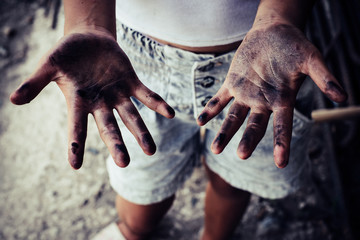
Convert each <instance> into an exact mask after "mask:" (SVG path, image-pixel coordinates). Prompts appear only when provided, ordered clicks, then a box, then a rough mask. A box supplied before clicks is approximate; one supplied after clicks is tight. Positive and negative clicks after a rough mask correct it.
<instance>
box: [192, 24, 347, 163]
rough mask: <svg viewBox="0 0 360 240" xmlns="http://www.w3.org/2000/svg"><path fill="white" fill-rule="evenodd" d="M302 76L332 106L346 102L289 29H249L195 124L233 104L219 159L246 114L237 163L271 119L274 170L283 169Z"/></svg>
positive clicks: (217, 148)
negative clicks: (271, 115)
mask: <svg viewBox="0 0 360 240" xmlns="http://www.w3.org/2000/svg"><path fill="white" fill-rule="evenodd" d="M305 75H309V76H310V77H311V78H312V79H313V80H314V82H315V83H316V84H317V85H318V87H319V88H320V89H321V90H322V91H323V92H324V93H325V94H326V95H327V96H328V97H330V98H331V99H332V100H334V101H338V102H339V101H344V100H345V99H346V94H345V93H344V91H343V90H342V89H341V87H340V86H339V83H338V82H337V81H336V79H335V78H334V77H333V76H332V75H331V73H330V72H329V71H328V69H327V68H326V66H325V64H324V62H323V60H322V58H321V55H320V53H319V51H318V50H317V49H316V48H315V47H314V46H313V45H312V44H311V43H310V42H309V41H308V40H307V39H306V38H305V36H304V35H303V33H302V32H301V31H300V30H298V29H297V28H296V27H294V26H292V25H290V24H271V25H267V26H260V27H253V29H252V30H251V31H250V32H249V33H248V34H247V35H246V37H245V39H244V41H243V42H242V43H241V45H240V47H239V49H238V50H237V52H236V54H235V56H234V59H233V61H232V64H231V66H230V70H229V73H228V75H227V78H226V80H225V82H224V84H223V86H222V87H221V88H220V90H219V91H218V92H217V94H216V95H215V96H214V97H213V98H212V99H211V100H210V101H209V102H208V104H207V105H206V107H205V109H204V111H203V112H202V114H200V116H199V119H198V122H199V124H200V125H203V124H205V123H206V122H207V121H209V120H210V119H211V118H213V117H214V116H215V115H217V114H218V113H219V112H220V111H221V110H222V109H223V108H224V107H225V106H226V105H227V104H228V103H229V102H230V100H231V99H234V102H233V103H232V105H231V107H230V110H229V113H228V114H227V117H226V119H225V120H224V123H223V125H222V127H221V129H220V131H219V133H218V134H217V136H216V138H215V140H214V142H213V144H212V151H213V152H214V153H220V152H221V151H222V150H223V149H224V148H225V147H226V145H227V143H228V142H229V141H230V139H231V138H232V137H233V135H234V134H235V133H236V132H237V131H238V129H239V128H240V126H241V125H242V124H243V122H244V120H245V118H246V116H247V114H248V111H249V110H250V109H251V112H250V115H249V119H248V122H247V127H246V129H245V132H244V134H243V137H242V139H241V141H240V144H239V147H238V151H237V153H238V156H239V157H240V158H242V159H246V158H248V157H249V156H250V155H251V154H252V152H253V151H254V149H255V148H256V146H257V144H258V143H259V141H260V140H261V139H262V137H263V136H264V134H265V130H266V127H267V123H268V120H269V117H270V114H271V113H274V123H273V125H274V160H275V163H276V165H277V166H278V167H285V166H286V164H287V161H288V159H289V149H290V140H291V131H292V118H293V109H294V105H295V99H296V95H297V92H298V90H299V88H300V86H301V84H302V82H303V79H304V76H305Z"/></svg>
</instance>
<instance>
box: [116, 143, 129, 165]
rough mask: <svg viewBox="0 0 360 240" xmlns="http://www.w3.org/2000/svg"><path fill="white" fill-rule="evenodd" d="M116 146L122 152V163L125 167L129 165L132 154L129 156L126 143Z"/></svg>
mask: <svg viewBox="0 0 360 240" xmlns="http://www.w3.org/2000/svg"><path fill="white" fill-rule="evenodd" d="M115 148H116V149H117V150H118V151H119V152H121V153H122V159H121V160H122V162H121V165H122V166H123V167H125V166H127V165H128V164H129V162H130V156H129V153H128V151H127V149H126V147H125V145H124V144H115Z"/></svg>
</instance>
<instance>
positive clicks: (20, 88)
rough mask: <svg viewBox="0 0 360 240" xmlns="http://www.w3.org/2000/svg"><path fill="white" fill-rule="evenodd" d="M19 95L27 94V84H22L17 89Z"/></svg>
mask: <svg viewBox="0 0 360 240" xmlns="http://www.w3.org/2000/svg"><path fill="white" fill-rule="evenodd" d="M17 91H18V92H19V93H21V94H25V95H26V94H27V92H28V91H29V84H28V83H24V84H23V85H21V86H20V87H19V89H18V90H17Z"/></svg>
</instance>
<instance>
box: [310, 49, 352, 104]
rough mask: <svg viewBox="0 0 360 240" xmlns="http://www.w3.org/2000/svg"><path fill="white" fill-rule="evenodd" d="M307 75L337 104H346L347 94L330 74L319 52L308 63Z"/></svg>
mask: <svg viewBox="0 0 360 240" xmlns="http://www.w3.org/2000/svg"><path fill="white" fill-rule="evenodd" d="M305 73H306V74H307V75H309V76H310V77H311V79H313V81H314V82H315V83H316V85H317V86H318V87H319V88H320V90H321V91H322V92H323V93H325V94H326V96H328V97H329V98H330V99H331V100H333V101H335V102H344V101H345V100H346V99H347V94H346V92H345V91H344V89H343V88H342V87H341V86H340V84H339V82H338V81H337V80H336V79H335V77H334V76H333V75H332V74H331V73H330V71H329V69H328V68H327V67H326V65H325V63H324V60H323V59H322V56H321V54H320V52H319V51H316V52H315V53H314V54H312V55H311V57H310V58H309V61H308V63H307V72H305Z"/></svg>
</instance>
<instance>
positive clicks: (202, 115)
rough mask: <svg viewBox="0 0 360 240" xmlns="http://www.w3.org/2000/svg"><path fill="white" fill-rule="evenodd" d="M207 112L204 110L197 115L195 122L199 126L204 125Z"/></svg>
mask: <svg viewBox="0 0 360 240" xmlns="http://www.w3.org/2000/svg"><path fill="white" fill-rule="evenodd" d="M207 116H208V114H207V113H206V112H203V113H201V114H200V115H199V117H198V118H197V122H198V124H199V125H200V126H202V125H204V124H205V123H206V120H207Z"/></svg>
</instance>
